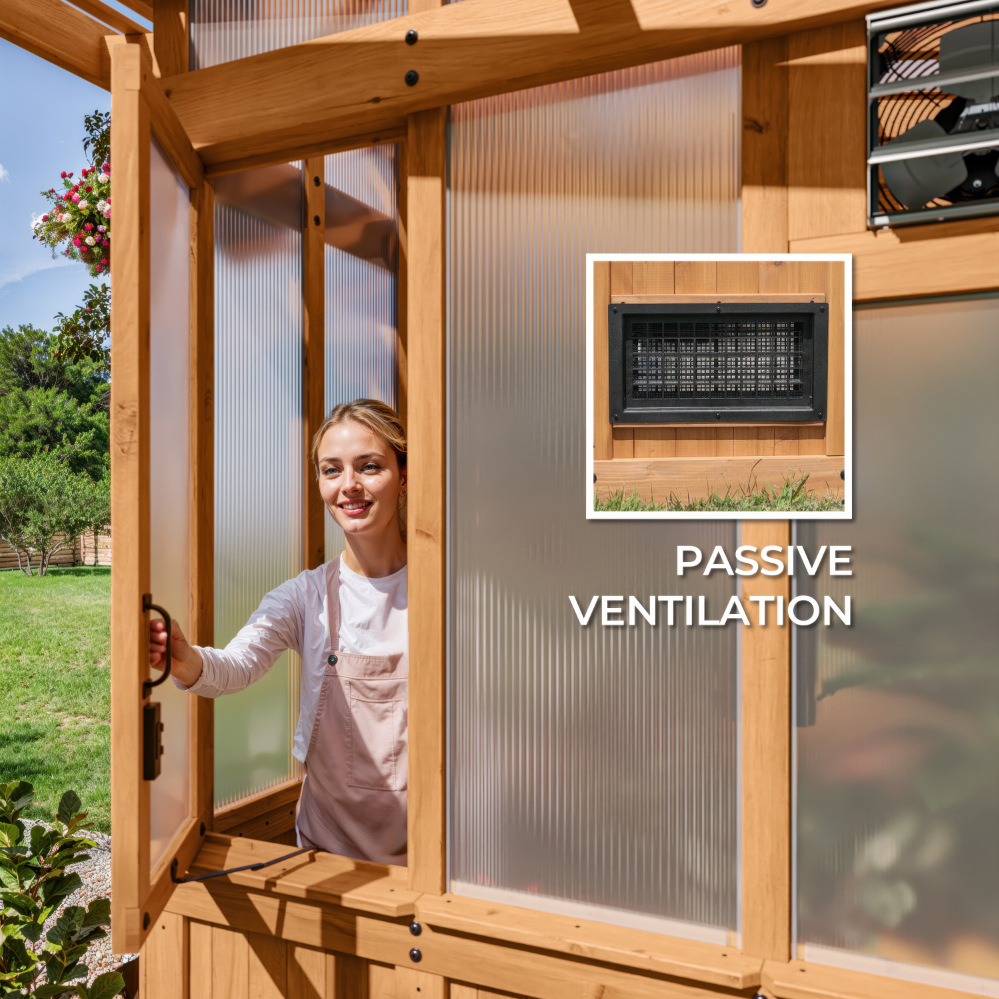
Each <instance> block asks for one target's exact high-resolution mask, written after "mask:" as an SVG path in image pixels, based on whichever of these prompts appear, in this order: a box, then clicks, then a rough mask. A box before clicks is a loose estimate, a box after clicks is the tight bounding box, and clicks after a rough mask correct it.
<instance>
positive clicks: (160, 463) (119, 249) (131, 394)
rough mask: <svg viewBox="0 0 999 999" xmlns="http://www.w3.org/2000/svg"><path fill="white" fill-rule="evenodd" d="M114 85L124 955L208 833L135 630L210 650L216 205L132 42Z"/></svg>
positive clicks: (195, 705)
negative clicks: (173, 630)
mask: <svg viewBox="0 0 999 999" xmlns="http://www.w3.org/2000/svg"><path fill="white" fill-rule="evenodd" d="M111 80H112V86H111V122H112V126H111V127H112V133H111V150H112V167H111V169H112V182H111V183H112V188H111V190H112V194H111V201H112V203H113V208H112V215H113V223H114V252H113V256H112V265H111V274H112V317H111V328H112V338H113V339H112V351H111V365H112V367H111V439H112V445H111V497H112V500H111V501H112V508H111V515H112V523H113V529H114V532H115V545H116V553H115V558H114V560H113V565H112V570H111V572H112V576H111V579H112V589H111V671H112V672H111V696H112V709H111V726H112V731H111V785H112V808H111V811H112V816H111V822H112V836H113V838H114V851H113V854H112V864H113V867H112V881H113V891H112V934H113V936H112V942H113V948H114V950H115V951H116V952H118V953H125V952H134V951H137V950H138V949H139V946H140V945H141V943H142V941H143V940H144V939H145V936H146V934H147V931H148V929H149V927H150V926H151V925H152V923H153V921H154V920H155V919H156V918H157V916H158V915H159V914H160V912H161V910H162V909H163V906H164V905H165V904H166V902H167V900H168V899H169V897H170V894H171V893H172V891H173V872H174V871H175V870H176V869H177V868H178V867H179V868H180V870H181V871H183V870H185V869H186V868H187V866H188V865H189V863H190V861H191V859H192V858H193V856H194V854H195V853H196V852H197V850H198V849H199V847H200V845H201V842H202V837H203V836H204V834H205V832H206V831H207V829H209V828H211V816H212V794H211V771H212V758H211V704H210V702H207V701H205V700H204V699H202V698H198V697H191V696H190V695H187V694H185V693H183V692H182V691H181V690H179V689H178V688H177V687H176V686H175V685H174V683H173V682H172V680H170V679H169V678H168V677H166V676H165V675H163V674H160V673H154V675H150V669H149V655H148V637H147V629H148V621H149V617H150V613H154V612H155V613H159V614H160V615H162V616H163V617H164V618H167V617H169V618H170V620H171V621H172V622H173V624H174V625H175V626H176V625H179V626H180V627H181V628H182V629H183V631H184V634H185V635H186V636H187V637H188V638H189V639H190V640H191V641H192V642H196V643H206V642H209V643H210V642H211V620H210V619H211V609H212V601H211V596H210V594H211V585H212V578H211V577H212V574H211V532H210V528H209V527H208V525H210V523H211V514H212V511H211V488H210V484H211V444H210V441H211V430H212V427H211V410H210V398H211V396H210V375H211V367H210V356H211V354H210V351H211V321H210V316H211V303H210V291H211V284H210V280H207V281H206V280H205V279H203V276H202V275H200V274H199V269H208V270H210V268H211V264H212V260H211V253H210V245H211V243H210V238H211V210H212V204H211V191H210V188H209V187H208V186H207V185H206V182H205V179H204V172H203V170H202V166H201V162H200V160H199V159H198V157H197V155H196V154H195V153H194V151H193V149H192V148H191V145H190V142H189V141H188V140H187V137H186V135H185V133H184V130H183V128H182V127H181V126H180V123H179V121H178V120H177V118H176V116H175V115H174V114H173V112H172V110H171V109H170V106H169V103H168V101H167V99H166V97H165V95H164V94H163V91H162V90H161V88H160V85H159V82H158V81H157V80H156V79H155V77H154V76H153V72H152V68H151V63H150V60H149V57H148V55H147V53H146V51H145V47H144V45H143V44H142V43H138V44H127V43H124V42H122V43H121V44H117V45H113V46H111ZM206 299H207V300H206ZM206 352H207V353H206ZM206 405H207V407H208V408H207V409H206Z"/></svg>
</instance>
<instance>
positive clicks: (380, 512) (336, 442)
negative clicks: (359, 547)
mask: <svg viewBox="0 0 999 999" xmlns="http://www.w3.org/2000/svg"><path fill="white" fill-rule="evenodd" d="M318 457H319V492H320V493H321V494H322V497H323V502H324V503H325V504H326V509H327V510H329V512H330V513H331V514H332V516H333V519H334V520H335V521H336V522H337V523H338V524H339V525H340V526H341V527H342V528H343V530H344V533H345V534H350V535H354V536H357V535H373V536H377V535H378V534H380V533H382V532H383V531H385V530H386V529H387V528H388V527H389V525H390V524H391V523H392V520H393V518H394V517H395V516H396V514H397V513H398V509H399V497H400V496H401V495H402V494H403V493H404V492H405V488H406V472H405V470H403V471H401V472H400V470H399V462H398V460H397V459H396V456H395V452H394V451H393V450H392V448H391V447H389V445H388V444H387V443H386V442H385V441H384V440H383V439H382V438H381V437H379V436H378V435H377V434H374V433H372V432H371V431H370V430H369V429H368V428H367V427H365V426H364V425H363V424H361V423H357V422H355V421H354V420H346V421H344V422H343V423H338V424H336V426H333V427H330V428H329V430H327V431H326V433H325V434H323V438H322V440H321V441H320V443H319V454H318Z"/></svg>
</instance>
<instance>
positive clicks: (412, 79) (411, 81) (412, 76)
mask: <svg viewBox="0 0 999 999" xmlns="http://www.w3.org/2000/svg"><path fill="white" fill-rule="evenodd" d="M419 79H420V74H419V73H417V72H416V70H415V69H411V70H410V71H409V72H408V73H407V74H406V86H407V87H415V86H416V83H417V81H418V80H419Z"/></svg>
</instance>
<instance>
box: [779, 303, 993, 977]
mask: <svg viewBox="0 0 999 999" xmlns="http://www.w3.org/2000/svg"><path fill="white" fill-rule="evenodd" d="M854 331H855V336H854V339H855V346H854V369H855V374H854V385H855V414H856V415H855V418H854V425H855V426H856V427H857V428H858V433H857V437H856V442H855V448H856V450H855V454H856V458H855V467H856V479H857V481H856V486H855V487H854V488H855V490H856V497H857V507H856V509H857V514H856V516H855V518H854V520H853V523H850V524H833V523H821V524H819V525H818V526H817V527H814V526H813V527H812V528H811V532H812V537H813V538H814V542H813V543H814V544H818V545H834V544H839V545H852V546H853V566H852V568H853V576H852V577H850V578H842V577H841V578H834V579H829V578H825V579H822V580H820V581H819V582H818V583H817V584H816V585H817V589H818V591H819V592H820V593H830V594H834V595H838V597H839V601H840V602H841V603H842V595H844V594H851V595H852V597H853V613H854V620H853V625H852V627H850V628H846V627H844V626H840V625H838V624H837V625H835V626H834V627H832V628H819V629H798V635H797V636H796V638H797V644H798V670H797V673H798V680H799V685H800V686H802V685H803V686H804V687H805V690H804V691H803V693H804V694H805V696H804V697H800V698H799V705H800V716H803V717H800V718H799V720H800V721H809V720H810V719H809V718H808V715H809V713H811V714H812V715H813V719H814V720H813V724H811V725H809V726H807V727H801V728H798V729H797V759H798V763H797V766H798V779H797V822H796V829H797V868H796V870H797V889H796V894H797V935H798V941H799V942H800V943H803V944H805V952H806V955H810V956H811V957H813V958H815V959H818V960H823V961H828V962H832V963H839V964H851V963H852V964H856V963H857V956H858V955H875V956H878V957H881V958H888V959H891V960H893V961H898V962H906V963H908V964H911V965H931V966H936V967H937V968H946V969H950V970H951V971H952V972H956V973H963V974H966V975H973V976H981V977H986V978H991V979H999V614H997V611H996V607H997V606H999V519H997V517H996V497H997V496H999V436H997V434H996V427H997V426H999V393H997V391H996V381H995V373H996V371H999V336H997V333H999V299H997V298H993V299H987V300H983V301H965V302H938V303H927V304H920V305H905V306H892V307H886V308H878V309H871V310H864V311H860V312H857V313H855V316H854ZM809 674H811V676H814V678H815V680H814V690H815V695H816V698H817V700H815V699H813V700H811V703H809V700H810V699H809V697H808V696H807V695H808V693H809V688H810V687H811V686H812V683H811V681H810V679H809ZM810 709H811V711H810ZM833 948H836V950H833ZM848 952H849V953H848ZM861 966H862V965H861ZM871 967H872V969H873V968H875V967H876V964H875V965H872V966H871ZM889 970H891V971H894V973H895V974H900V975H901V974H904V971H903V970H900V969H899V968H897V967H896V968H894V969H891V968H890V967H889ZM913 975H914V977H915V980H918V981H931V980H933V979H931V978H930V977H928V976H931V975H939V973H938V972H930V971H928V970H927V968H925V967H922V968H919V969H918V970H914V971H913V972H912V973H910V975H909V977H912V976H913ZM936 980H937V981H939V983H940V984H947V982H946V981H945V980H941V979H939V978H937V979H936ZM951 985H952V987H955V988H962V989H967V990H968V991H974V992H982V993H984V994H987V995H991V996H999V982H997V981H993V982H991V983H989V984H988V985H987V987H983V986H982V985H981V983H978V984H975V983H974V982H968V981H964V982H962V981H960V980H955V981H952V982H951Z"/></svg>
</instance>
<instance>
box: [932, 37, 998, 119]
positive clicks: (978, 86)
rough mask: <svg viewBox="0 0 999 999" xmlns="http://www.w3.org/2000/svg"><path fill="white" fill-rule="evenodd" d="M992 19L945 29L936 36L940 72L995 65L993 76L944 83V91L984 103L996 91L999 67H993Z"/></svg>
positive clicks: (965, 70) (970, 70) (994, 52)
mask: <svg viewBox="0 0 999 999" xmlns="http://www.w3.org/2000/svg"><path fill="white" fill-rule="evenodd" d="M995 23H996V22H995V21H979V22H978V23H977V24H968V25H965V26H964V27H963V28H955V29H954V30H953V31H948V32H947V34H945V35H942V36H941V38H940V72H941V73H962V72H963V73H974V72H977V71H978V70H983V69H990V68H992V67H995V69H996V75H995V76H993V77H990V78H987V79H985V80H966V81H965V82H964V83H950V84H947V92H948V93H950V94H959V95H960V96H961V97H967V98H968V100H970V101H971V103H972V104H987V103H988V102H989V101H990V99H991V98H992V96H993V95H994V94H996V93H997V92H999V66H996V51H995V40H994V39H993V31H994V28H995Z"/></svg>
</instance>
